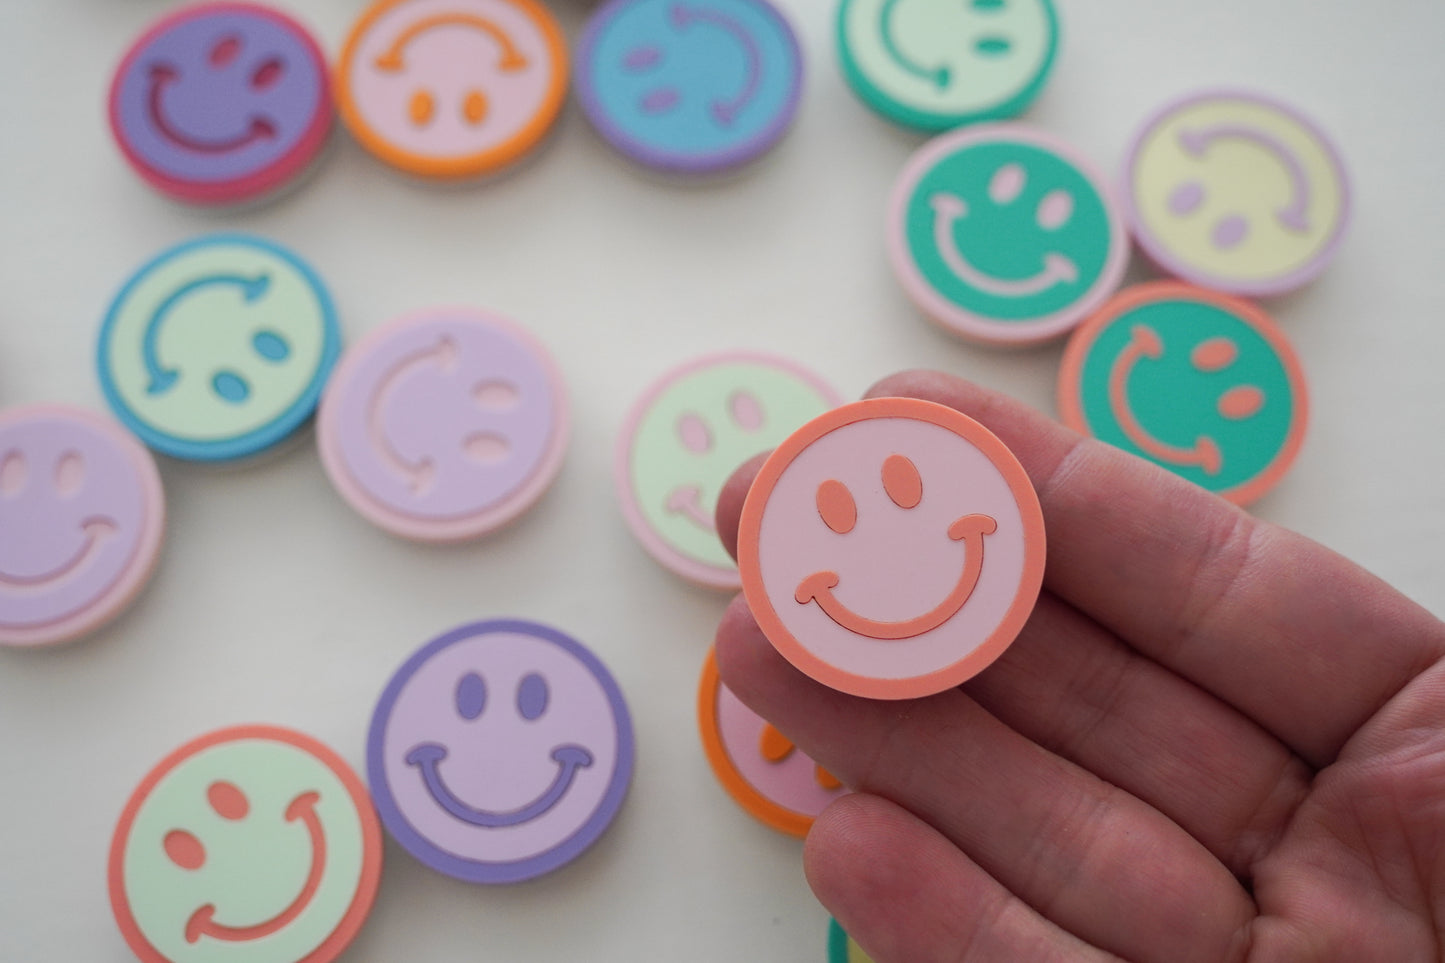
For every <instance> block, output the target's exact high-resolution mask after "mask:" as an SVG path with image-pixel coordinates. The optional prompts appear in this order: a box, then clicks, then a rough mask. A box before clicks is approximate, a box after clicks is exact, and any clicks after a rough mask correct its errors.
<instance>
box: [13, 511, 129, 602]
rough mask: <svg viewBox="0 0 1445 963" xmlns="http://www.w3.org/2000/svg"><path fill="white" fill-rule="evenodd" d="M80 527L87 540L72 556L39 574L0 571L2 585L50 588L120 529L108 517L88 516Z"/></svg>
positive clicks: (82, 562) (23, 587)
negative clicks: (15, 573)
mask: <svg viewBox="0 0 1445 963" xmlns="http://www.w3.org/2000/svg"><path fill="white" fill-rule="evenodd" d="M80 527H81V530H82V531H84V532H85V541H84V542H82V543H81V546H80V549H79V550H78V551H77V552H76V553H75V554H74V555H72V556H71V557H70V558H68V559H66V560H65V561H64V562H63V563H61V564H60V565H57V566H56V567H55V568H53V569H51V570H50V571H48V572H41V573H40V574H39V575H12V574H10V573H8V572H0V585H5V586H8V587H10V588H17V589H36V588H49V587H51V586H52V585H54V584H55V583H57V582H59V581H61V580H62V579H64V578H66V577H67V576H69V575H70V574H71V573H72V572H74V571H76V570H77V569H79V568H80V567H81V566H82V565H84V564H85V563H86V562H87V561H89V560H90V557H91V556H92V555H94V554H95V553H96V552H97V551H98V550H99V547H100V545H101V543H102V542H104V541H105V539H107V538H109V537H110V536H111V535H114V534H115V533H116V532H117V531H118V530H119V529H118V526H117V525H116V523H115V522H113V521H111V520H110V519H108V518H87V519H86V520H85V521H83V522H81V523H80Z"/></svg>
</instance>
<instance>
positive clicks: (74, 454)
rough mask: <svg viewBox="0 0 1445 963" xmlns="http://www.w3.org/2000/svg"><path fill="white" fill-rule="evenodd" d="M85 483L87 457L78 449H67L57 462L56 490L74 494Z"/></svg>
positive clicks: (63, 493) (61, 492)
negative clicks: (81, 455) (81, 454)
mask: <svg viewBox="0 0 1445 963" xmlns="http://www.w3.org/2000/svg"><path fill="white" fill-rule="evenodd" d="M84 483H85V459H84V458H82V457H80V452H78V451H67V452H66V453H65V454H63V455H61V456H60V460H59V461H57V462H56V463H55V490H56V491H58V492H60V494H62V495H74V494H75V493H76V492H78V491H80V486H81V485H82V484H84Z"/></svg>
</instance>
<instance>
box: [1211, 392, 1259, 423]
mask: <svg viewBox="0 0 1445 963" xmlns="http://www.w3.org/2000/svg"><path fill="white" fill-rule="evenodd" d="M1263 407H1264V392H1263V391H1260V390H1259V389H1258V388H1256V387H1255V386H1254V385H1238V386H1237V387H1234V388H1230V389H1229V390H1228V391H1226V392H1225V393H1224V394H1223V395H1221V396H1220V398H1219V413H1220V414H1221V415H1223V416H1224V417H1226V418H1229V419H1232V420H1234V421H1239V420H1240V419H1241V418H1248V417H1249V416H1250V415H1253V414H1255V413H1257V412H1258V411H1259V409H1261V408H1263Z"/></svg>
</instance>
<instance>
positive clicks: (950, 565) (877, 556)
mask: <svg viewBox="0 0 1445 963" xmlns="http://www.w3.org/2000/svg"><path fill="white" fill-rule="evenodd" d="M738 569H739V571H740V573H741V575H742V580H743V592H744V594H745V595H746V597H747V600H748V605H749V606H750V607H751V609H752V611H753V615H754V617H756V618H757V620H758V624H759V625H760V626H761V627H762V629H763V632H764V633H765V634H766V635H767V637H768V640H769V641H770V642H772V644H773V645H774V647H776V648H777V650H778V651H779V652H780V653H782V655H783V656H784V657H785V658H786V659H787V660H788V661H789V662H791V663H792V664H793V665H794V666H796V667H797V668H798V669H799V670H801V671H802V672H804V673H806V674H807V675H809V676H811V677H812V678H814V679H816V680H817V681H819V682H822V683H823V684H825V685H828V686H831V687H833V688H835V689H838V690H840V691H842V692H847V693H850V694H852V695H858V696H865V697H868V698H874V699H911V698H917V697H920V696H926V695H932V694H933V693H935V692H941V691H943V690H944V689H947V688H950V687H952V686H955V685H958V684H959V683H961V682H963V681H964V680H966V679H969V678H971V677H972V676H974V675H976V674H978V673H979V672H981V671H982V670H983V669H984V668H985V667H987V666H988V665H989V663H991V662H993V660H994V659H996V658H998V656H999V655H1000V654H1002V652H1003V650H1004V649H1006V648H1007V647H1008V646H1009V644H1010V643H1011V642H1012V641H1013V640H1014V637H1015V636H1017V635H1018V633H1019V630H1020V629H1021V628H1022V627H1023V624H1024V621H1025V620H1026V619H1027V618H1028V616H1029V613H1030V612H1031V611H1032V610H1033V605H1034V602H1035V600H1036V599H1037V598H1038V593H1039V587H1040V585H1041V584H1042V582H1043V572H1044V521H1043V513H1042V512H1041V510H1040V508H1039V502H1038V497H1037V495H1035V494H1034V490H1033V486H1032V485H1031V484H1030V482H1029V479H1028V475H1027V474H1026V473H1025V472H1024V469H1023V466H1021V465H1020V464H1019V463H1018V459H1016V458H1015V457H1014V455H1013V453H1012V452H1010V451H1009V450H1008V448H1006V447H1005V446H1004V444H1003V442H1001V441H999V440H998V438H997V437H995V436H994V435H993V433H992V432H990V431H989V430H988V429H986V428H984V427H983V426H982V425H980V424H979V423H978V422H976V421H974V420H973V419H972V418H969V417H968V416H967V415H964V414H961V413H960V412H958V411H955V410H953V409H952V408H947V407H945V406H943V405H938V404H934V403H933V402H929V401H920V400H917V399H912V398H874V399H870V400H866V401H859V402H854V403H853V404H850V405H845V406H843V407H841V408H836V409H834V410H833V411H830V412H828V413H827V414H824V415H821V416H820V417H818V418H815V419H813V420H812V421H810V422H809V423H808V424H806V425H804V426H803V427H802V428H801V429H799V430H798V431H797V432H795V433H794V434H793V435H792V436H790V437H789V438H788V440H787V441H785V442H784V443H783V444H782V445H781V446H779V448H778V449H777V450H776V451H775V452H773V454H772V455H771V456H770V457H769V458H768V460H767V462H766V463H765V464H764V465H763V468H762V470H761V471H760V472H759V473H758V477H757V480H756V481H754V483H753V487H752V489H751V491H750V492H749V493H748V497H747V501H746V503H745V504H744V506H743V514H742V523H741V526H740V528H739V531H738Z"/></svg>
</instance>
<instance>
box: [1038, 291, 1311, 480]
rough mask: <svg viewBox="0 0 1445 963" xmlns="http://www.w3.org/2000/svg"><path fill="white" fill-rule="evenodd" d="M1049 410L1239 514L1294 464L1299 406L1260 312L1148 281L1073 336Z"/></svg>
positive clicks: (1291, 377)
mask: <svg viewBox="0 0 1445 963" xmlns="http://www.w3.org/2000/svg"><path fill="white" fill-rule="evenodd" d="M1059 410H1060V414H1061V416H1062V418H1063V420H1064V422H1065V423H1066V424H1068V425H1069V426H1070V427H1072V428H1074V429H1075V430H1077V431H1081V432H1084V433H1085V434H1090V435H1093V436H1094V437H1096V438H1099V439H1101V440H1103V441H1107V442H1109V443H1110V444H1112V445H1115V446H1116V447H1119V448H1122V449H1124V450H1125V451H1128V452H1132V453H1133V454H1135V455H1138V456H1140V457H1141V458H1147V459H1149V460H1150V461H1152V462H1154V463H1155V464H1158V465H1162V466H1163V467H1165V468H1167V469H1169V470H1170V471H1172V472H1174V473H1175V474H1177V475H1180V476H1182V477H1184V478H1187V479H1189V480H1190V481H1192V482H1195V483H1196V484H1198V485H1200V486H1202V487H1204V488H1207V489H1209V490H1210V491H1212V492H1216V493H1218V494H1220V495H1222V496H1224V497H1225V498H1227V499H1229V500H1230V501H1232V502H1234V503H1236V504H1239V505H1246V504H1249V503H1250V502H1252V501H1254V500H1256V499H1257V498H1259V497H1260V496H1261V495H1263V494H1264V493H1265V492H1266V491H1268V490H1269V489H1270V488H1272V487H1274V485H1275V483H1276V482H1278V481H1279V479H1280V478H1281V477H1282V476H1283V475H1284V473H1285V472H1286V471H1288V470H1289V467H1290V465H1291V464H1292V463H1293V462H1294V459H1295V455H1296V454H1297V453H1298V452H1299V447H1300V443H1301V442H1302V441H1303V439H1304V432H1305V424H1306V421H1307V420H1308V414H1309V402H1308V398H1307V396H1306V393H1305V381H1304V374H1303V372H1302V371H1301V369H1300V363H1299V360H1298V358H1297V357H1296V356H1295V352H1294V349H1293V348H1292V347H1291V346H1290V344H1289V342H1288V341H1287V340H1286V339H1285V337H1284V334H1283V332H1281V331H1280V329H1279V328H1278V327H1277V326H1276V325H1275V323H1274V322H1273V321H1272V320H1270V318H1269V316H1268V315H1267V314H1265V313H1264V312H1263V311H1261V310H1260V309H1259V308H1258V307H1256V306H1255V305H1253V304H1251V303H1249V302H1247V301H1242V300H1240V299H1238V298H1234V297H1230V296H1228V295H1223V294H1219V293H1216V292H1213V291H1205V290H1203V289H1201V288H1196V287H1192V286H1190V285H1187V284H1180V283H1177V282H1173V281H1159V282H1153V283H1150V284H1141V285H1137V286H1135V287H1132V288H1129V289H1128V290H1126V291H1123V292H1121V293H1119V294H1118V295H1117V296H1115V297H1114V298H1113V299H1112V300H1110V301H1109V303H1108V304H1106V305H1105V306H1104V307H1103V308H1102V309H1101V310H1100V311H1099V312H1098V313H1097V314H1096V315H1094V316H1093V317H1091V318H1090V319H1089V320H1088V321H1086V322H1085V323H1084V324H1083V325H1081V326H1080V327H1079V329H1078V330H1077V331H1075V332H1074V335H1073V337H1072V338H1070V340H1069V345H1068V348H1067V349H1066V351H1065V353H1064V361H1063V365H1062V368H1061V370H1060V373H1059Z"/></svg>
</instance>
